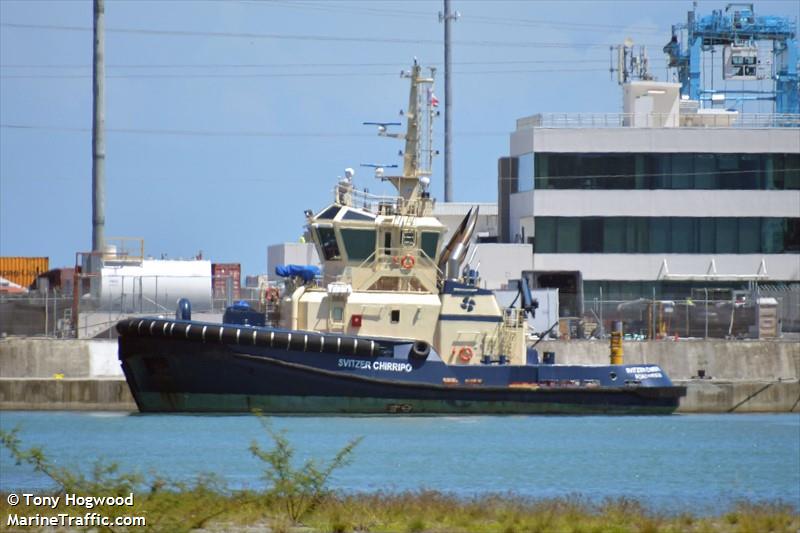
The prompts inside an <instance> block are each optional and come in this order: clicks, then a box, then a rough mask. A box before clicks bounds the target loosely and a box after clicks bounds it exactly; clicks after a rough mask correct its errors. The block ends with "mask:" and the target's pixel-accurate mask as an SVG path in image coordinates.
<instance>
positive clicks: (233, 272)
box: [211, 263, 242, 300]
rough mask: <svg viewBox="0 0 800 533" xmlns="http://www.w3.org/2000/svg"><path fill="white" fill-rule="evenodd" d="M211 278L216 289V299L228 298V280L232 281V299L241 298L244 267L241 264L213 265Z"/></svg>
mask: <svg viewBox="0 0 800 533" xmlns="http://www.w3.org/2000/svg"><path fill="white" fill-rule="evenodd" d="M211 276H212V280H213V281H212V283H213V287H214V298H215V299H222V298H226V297H227V287H228V279H230V280H231V282H230V283H231V290H232V293H233V294H232V296H231V297H232V298H233V299H234V300H236V299H238V298H239V295H240V290H239V289H240V288H241V277H242V265H241V264H239V263H211Z"/></svg>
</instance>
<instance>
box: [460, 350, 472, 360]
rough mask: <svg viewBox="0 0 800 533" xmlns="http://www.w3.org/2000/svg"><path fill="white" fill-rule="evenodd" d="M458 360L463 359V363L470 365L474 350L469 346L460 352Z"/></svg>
mask: <svg viewBox="0 0 800 533" xmlns="http://www.w3.org/2000/svg"><path fill="white" fill-rule="evenodd" d="M458 358H459V359H461V362H462V363H469V361H470V359H472V348H470V347H469V346H464V347H463V348H461V349H460V350H459V351H458Z"/></svg>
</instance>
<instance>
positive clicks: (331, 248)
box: [317, 226, 341, 261]
mask: <svg viewBox="0 0 800 533" xmlns="http://www.w3.org/2000/svg"><path fill="white" fill-rule="evenodd" d="M317 235H318V236H319V245H320V247H321V248H322V255H323V256H324V257H325V260H326V261H332V260H334V259H339V257H340V255H341V254H340V253H339V243H338V242H336V233H335V232H334V231H333V227H331V226H319V227H317Z"/></svg>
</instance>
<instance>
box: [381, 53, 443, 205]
mask: <svg viewBox="0 0 800 533" xmlns="http://www.w3.org/2000/svg"><path fill="white" fill-rule="evenodd" d="M429 69H430V76H427V77H425V76H423V75H422V67H420V65H419V64H418V63H417V61H416V60H415V61H414V66H413V67H412V69H411V71H410V72H403V77H406V78H410V79H411V88H410V91H409V95H408V109H407V110H406V113H405V115H406V122H407V123H406V134H405V136H404V137H402V138H404V139H405V141H406V147H405V148H406V149H405V152H404V153H403V174H402V176H387V177H385V178H383V179H386V180H388V181H389V182H391V183H392V185H394V186H395V187H396V188H397V192H398V193H399V194H400V196H401V198H402V199H403V200H404V205H405V208H404V209H403V210H404V211H406V213H407V214H410V213H411V212H415V213H417V214H422V213H423V212H426V211H427V210H428V207H429V205H428V204H430V203H431V202H430V199H429V195H428V192H427V189H428V185H430V175H431V173H432V167H433V156H434V155H436V154H437V152H436V151H435V150H434V149H433V121H434V119H435V117H436V116H437V115H438V112H437V111H436V106H437V105H438V102H437V101H436V97H435V96H434V94H433V80H434V75H435V74H436V69H435V68H433V67H429ZM379 134H382V135H384V136H390V135H388V134H386V133H385V132H384V133H379ZM391 136H392V137H401V136H399V135H398V136H396V135H391ZM419 200H426V201H423V202H422V203H420V202H419Z"/></svg>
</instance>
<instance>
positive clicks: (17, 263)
mask: <svg viewBox="0 0 800 533" xmlns="http://www.w3.org/2000/svg"><path fill="white" fill-rule="evenodd" d="M48 270H50V258H49V257H0V278H6V279H7V280H8V281H11V282H12V283H16V284H17V285H21V286H23V287H25V288H28V287H30V286H31V285H33V283H34V282H35V281H36V278H38V277H39V275H40V274H44V273H45V272H47V271H48Z"/></svg>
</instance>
